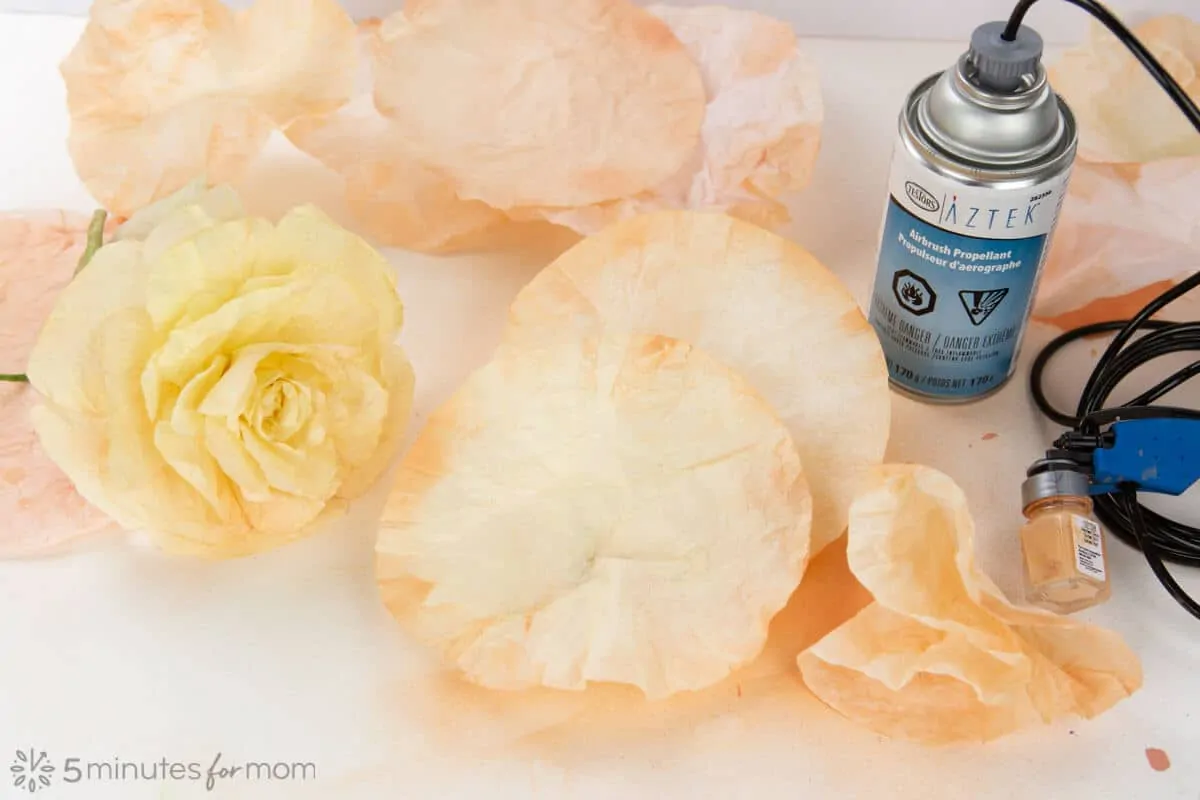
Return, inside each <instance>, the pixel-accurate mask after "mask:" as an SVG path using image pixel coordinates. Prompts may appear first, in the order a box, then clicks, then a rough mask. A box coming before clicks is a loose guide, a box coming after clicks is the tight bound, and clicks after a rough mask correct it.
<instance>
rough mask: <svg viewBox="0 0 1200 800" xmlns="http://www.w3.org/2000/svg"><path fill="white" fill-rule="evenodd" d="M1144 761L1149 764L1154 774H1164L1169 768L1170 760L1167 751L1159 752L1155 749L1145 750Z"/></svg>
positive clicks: (1148, 748)
mask: <svg viewBox="0 0 1200 800" xmlns="http://www.w3.org/2000/svg"><path fill="white" fill-rule="evenodd" d="M1146 760H1147V761H1149V762H1150V769H1152V770H1154V771H1155V772H1166V771H1167V770H1169V769H1170V768H1171V759H1170V757H1169V756H1168V755H1167V751H1165V750H1159V749H1158V748H1157V747H1147V748H1146Z"/></svg>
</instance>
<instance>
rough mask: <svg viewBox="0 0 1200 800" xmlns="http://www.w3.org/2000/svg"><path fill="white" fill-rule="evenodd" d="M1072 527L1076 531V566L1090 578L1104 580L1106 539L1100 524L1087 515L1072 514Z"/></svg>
mask: <svg viewBox="0 0 1200 800" xmlns="http://www.w3.org/2000/svg"><path fill="white" fill-rule="evenodd" d="M1071 527H1072V528H1073V529H1074V533H1075V566H1076V567H1078V568H1079V572H1080V573H1081V574H1083V575H1087V576H1088V577H1089V578H1095V579H1096V580H1098V581H1102V580H1104V539H1103V537H1102V535H1101V533H1100V526H1099V525H1097V524H1096V523H1095V522H1093V521H1092V520H1090V519H1088V518H1087V517H1081V516H1079V515H1078V514H1072V515H1071Z"/></svg>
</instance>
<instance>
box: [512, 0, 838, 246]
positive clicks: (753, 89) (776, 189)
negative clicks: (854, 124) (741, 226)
mask: <svg viewBox="0 0 1200 800" xmlns="http://www.w3.org/2000/svg"><path fill="white" fill-rule="evenodd" d="M647 10H648V11H650V12H651V13H652V14H654V15H656V16H658V17H660V18H661V19H662V20H663V21H664V22H666V23H667V25H669V26H670V27H671V30H672V32H674V34H675V35H676V36H677V37H678V38H679V40H680V41H681V42H683V44H684V46H685V47H686V48H687V50H688V53H689V54H690V55H691V57H692V58H693V59H694V60H695V61H696V64H697V65H698V66H699V67H700V70H701V72H702V74H703V76H704V86H705V91H706V94H707V99H708V106H707V109H706V112H705V117H704V123H703V125H702V126H701V131H700V141H699V142H698V143H697V145H696V147H695V148H694V150H693V152H692V154H691V156H690V158H689V159H688V161H687V163H686V164H684V166H683V167H682V168H681V169H680V170H679V171H678V172H677V173H675V175H673V176H671V177H670V178H669V179H667V180H666V181H664V182H662V183H661V184H659V185H658V186H655V187H654V188H652V189H650V190H648V191H645V192H640V193H638V194H636V195H633V196H630V197H626V198H622V199H620V200H615V201H612V202H609V203H599V204H595V205H590V206H581V207H576V208H542V209H517V210H514V211H513V212H510V213H512V214H513V215H514V216H523V217H527V216H534V217H541V218H544V219H548V220H550V221H552V222H556V223H558V224H560V225H565V226H567V227H569V228H573V229H574V230H577V231H580V232H582V233H594V232H596V231H598V230H600V229H601V228H603V227H605V226H606V225H609V224H611V223H613V222H616V221H617V220H620V219H623V218H626V217H630V216H634V215H636V214H640V213H645V212H648V211H655V210H659V209H671V208H675V209H697V210H712V211H724V212H726V213H729V214H732V215H733V216H736V217H740V218H742V219H745V220H747V221H750V222H754V223H756V224H759V225H762V226H764V227H774V226H776V225H779V224H781V223H783V222H786V221H787V219H788V212H787V208H786V207H785V206H784V205H783V204H782V203H781V202H780V201H779V200H778V198H779V197H781V196H782V195H784V194H785V193H787V192H791V191H798V190H800V189H802V188H804V187H805V186H806V185H807V184H808V182H809V180H810V178H811V177H812V170H813V165H814V164H815V162H816V158H817V152H818V149H819V147H820V141H821V122H822V119H823V117H824V109H823V105H822V101H821V84H820V81H819V79H818V76H817V70H816V66H815V65H814V64H813V62H812V61H811V60H810V59H809V58H808V56H807V55H806V54H805V53H804V52H803V51H802V50H801V49H800V48H799V45H798V43H797V41H796V34H795V33H794V32H793V31H792V28H791V26H789V25H788V24H787V23H785V22H781V21H779V20H776V19H772V18H771V17H768V16H765V15H763V14H759V13H756V12H753V11H745V10H741V9H733V8H724V7H721V6H702V7H699V8H678V7H675V6H667V5H652V6H649V7H648V8H647Z"/></svg>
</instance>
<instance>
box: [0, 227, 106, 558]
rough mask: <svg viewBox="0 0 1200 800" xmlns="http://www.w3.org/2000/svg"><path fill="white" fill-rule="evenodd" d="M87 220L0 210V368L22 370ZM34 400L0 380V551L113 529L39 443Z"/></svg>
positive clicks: (53, 544)
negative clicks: (31, 415) (32, 411)
mask: <svg viewBox="0 0 1200 800" xmlns="http://www.w3.org/2000/svg"><path fill="white" fill-rule="evenodd" d="M87 226H88V219H87V217H85V216H83V215H81V214H72V213H68V212H62V211H52V212H51V211H47V212H38V213H21V214H17V213H8V214H4V215H3V216H0V345H2V346H0V353H2V354H3V362H0V372H5V373H22V372H24V370H25V365H26V364H27V363H28V361H29V354H30V352H31V351H32V350H33V343H34V341H35V340H36V339H37V335H38V331H39V330H41V328H42V325H43V323H45V321H46V318H47V317H48V316H49V315H50V310H51V308H53V306H54V301H55V300H56V299H57V297H58V294H59V292H61V291H62V289H63V287H65V286H66V285H67V284H68V283H70V281H71V277H72V275H74V274H75V266H76V263H77V262H78V261H79V257H80V256H81V255H82V254H83V249H84V243H85V240H86V238H87ZM37 402H38V395H37V392H36V391H35V390H34V389H33V387H32V386H30V385H29V384H27V383H8V382H0V519H3V521H4V522H3V524H2V525H0V558H16V557H27V556H39V555H46V554H49V553H53V552H56V551H59V550H62V549H64V548H66V547H67V546H68V545H70V544H71V543H72V542H75V541H77V540H82V539H85V538H88V537H90V536H92V535H94V534H99V533H117V532H118V531H119V530H120V528H118V527H117V525H116V523H115V522H112V521H111V520H110V519H109V518H108V517H107V516H105V515H104V514H103V513H102V512H101V511H100V510H99V509H97V508H95V507H94V506H92V505H91V504H90V503H88V502H87V501H86V500H84V499H83V498H82V497H80V496H79V493H78V492H76V491H75V487H74V486H73V485H72V483H71V480H70V478H68V477H67V476H66V475H65V474H64V473H63V472H62V470H60V469H59V468H58V467H57V466H56V465H55V464H54V462H53V461H51V460H50V458H49V456H47V455H46V453H45V451H44V450H42V446H41V444H40V443H39V442H38V438H37V434H36V433H35V432H34V430H33V423H32V422H31V421H30V418H29V412H30V409H32V408H33V407H34V406H35V405H37Z"/></svg>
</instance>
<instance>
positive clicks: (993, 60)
mask: <svg viewBox="0 0 1200 800" xmlns="http://www.w3.org/2000/svg"><path fill="white" fill-rule="evenodd" d="M1006 25H1007V23H1005V22H1003V21H998V22H985V23H983V24H982V25H980V26H979V27H978V28H976V29H975V32H974V33H972V34H971V49H970V51H969V52H968V55H967V60H968V61H970V62H971V63H972V64H973V65H974V66H975V79H976V80H977V81H979V84H980V85H981V86H984V87H985V88H988V89H992V90H994V91H997V92H1012V91H1015V90H1017V89H1018V88H1020V86H1021V76H1023V75H1032V74H1036V73H1037V70H1038V65H1039V64H1041V61H1042V50H1043V44H1042V37H1041V36H1040V35H1039V34H1038V32H1037V31H1035V30H1034V29H1033V28H1030V27H1028V26H1027V25H1022V26H1021V27H1020V28H1018V29H1017V35H1016V37H1015V38H1014V39H1013V40H1012V41H1011V42H1009V41H1005V40H1004V39H1003V38H1002V37H1001V34H1003V33H1004V28H1005V27H1006Z"/></svg>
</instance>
